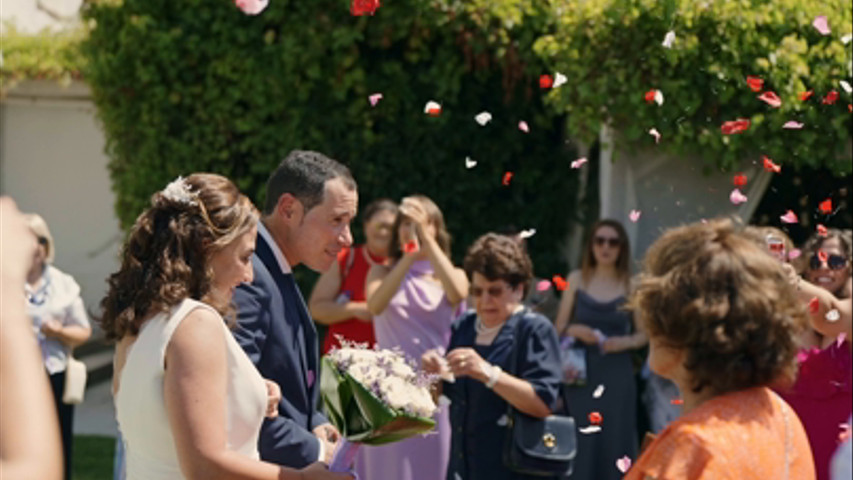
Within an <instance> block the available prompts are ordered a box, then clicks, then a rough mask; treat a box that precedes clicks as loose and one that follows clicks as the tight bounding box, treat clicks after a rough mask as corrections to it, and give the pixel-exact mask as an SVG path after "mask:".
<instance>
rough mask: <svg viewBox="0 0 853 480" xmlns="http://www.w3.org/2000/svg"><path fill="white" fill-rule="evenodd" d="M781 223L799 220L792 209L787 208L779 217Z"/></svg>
mask: <svg viewBox="0 0 853 480" xmlns="http://www.w3.org/2000/svg"><path fill="white" fill-rule="evenodd" d="M779 218H780V219H781V220H782V222H783V223H797V222H799V221H800V220H799V219H798V218H797V214H796V213H794V211H793V210H788V211H787V212H785V215H782V216H781V217H779Z"/></svg>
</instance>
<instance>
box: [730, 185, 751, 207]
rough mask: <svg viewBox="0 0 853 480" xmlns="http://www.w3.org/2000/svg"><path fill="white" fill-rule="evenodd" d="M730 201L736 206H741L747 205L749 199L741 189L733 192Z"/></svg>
mask: <svg viewBox="0 0 853 480" xmlns="http://www.w3.org/2000/svg"><path fill="white" fill-rule="evenodd" d="M729 201H730V202H732V203H733V204H735V205H740V204H741V203H746V201H747V198H746V195H744V194H743V193H742V192H741V191H740V190H739V189H737V188H736V189H734V190H732V193H731V194H729Z"/></svg>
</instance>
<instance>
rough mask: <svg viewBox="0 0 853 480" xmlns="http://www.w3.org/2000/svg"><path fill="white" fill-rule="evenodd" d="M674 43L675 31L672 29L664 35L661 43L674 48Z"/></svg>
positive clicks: (664, 46)
mask: <svg viewBox="0 0 853 480" xmlns="http://www.w3.org/2000/svg"><path fill="white" fill-rule="evenodd" d="M673 43H675V32H673V31H672V30H670V31H668V32H666V35H664V37H663V42H662V43H661V45H663V48H672V44H673Z"/></svg>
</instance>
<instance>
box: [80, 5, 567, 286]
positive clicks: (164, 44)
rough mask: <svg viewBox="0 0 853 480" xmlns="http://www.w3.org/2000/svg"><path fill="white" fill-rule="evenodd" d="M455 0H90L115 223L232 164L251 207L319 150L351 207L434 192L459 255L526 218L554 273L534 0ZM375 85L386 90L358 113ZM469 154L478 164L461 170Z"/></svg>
mask: <svg viewBox="0 0 853 480" xmlns="http://www.w3.org/2000/svg"><path fill="white" fill-rule="evenodd" d="M462 3H464V2H450V1H447V2H423V1H421V0H399V1H394V2H387V4H386V2H383V5H382V7H381V8H380V9H379V10H378V11H377V12H376V15H375V16H373V17H353V16H351V15H350V13H349V3H348V2H347V1H345V0H336V1H330V0H312V1H310V2H293V1H285V0H272V1H271V3H270V5H269V7H268V8H267V10H265V11H264V12H263V13H262V14H261V15H259V16H256V17H251V16H246V15H243V14H242V13H241V12H240V11H239V10H237V9H236V8H235V7H234V5H233V2H231V1H228V0H216V1H206V0H205V1H202V0H187V1H184V2H173V1H166V0H125V1H124V2H113V1H110V2H89V3H88V4H87V7H86V9H85V11H84V15H85V18H86V19H87V23H89V24H90V25H92V26H93V28H92V30H91V33H90V35H89V37H88V39H87V40H86V41H85V42H84V43H83V45H82V49H83V52H84V54H85V55H86V58H87V66H86V69H85V72H84V73H85V78H86V80H87V82H88V83H89V85H90V86H91V88H92V91H93V95H94V99H95V102H96V103H97V106H98V112H99V116H100V119H101V120H102V123H103V127H104V130H105V132H106V137H107V150H108V154H109V157H110V159H111V161H110V165H109V168H110V173H111V177H112V180H113V188H114V190H115V193H116V196H117V201H116V211H117V213H118V216H119V218H120V219H121V222H122V225H123V226H124V227H127V226H129V225H130V224H132V222H133V221H134V219H135V218H136V216H137V215H138V213H139V212H140V211H141V210H142V209H143V208H144V207H145V206H146V205H147V202H148V198H149V196H150V195H151V194H152V192H154V191H155V190H157V189H158V188H161V187H162V186H163V185H165V184H166V183H167V182H168V181H169V180H171V179H173V178H174V177H175V176H177V175H179V174H186V173H188V172H193V171H213V172H217V173H221V174H224V175H227V176H229V177H230V178H232V179H234V180H235V181H236V182H237V183H238V185H239V186H240V187H241V188H242V189H243V190H244V191H245V192H247V193H248V194H249V195H250V196H251V197H252V198H253V199H254V200H255V201H256V202H258V203H259V204H260V203H262V200H263V199H262V191H263V186H264V183H265V181H266V179H267V176H268V175H269V173H270V171H271V170H272V169H273V168H274V167H275V165H277V163H278V162H279V161H280V160H281V159H282V158H283V157H284V156H285V155H286V154H287V152H288V151H290V150H291V149H294V148H303V149H316V150H319V151H322V152H325V153H327V154H329V155H331V156H332V157H334V158H337V159H339V160H341V161H343V162H345V163H347V164H348V165H349V166H350V167H351V169H352V170H353V173H354V175H355V177H356V179H357V180H358V182H359V190H360V194H361V198H362V205H363V204H364V202H367V201H369V200H371V199H373V198H377V197H386V196H387V197H391V198H395V199H399V198H400V197H402V196H404V195H408V194H412V193H423V194H426V195H428V196H430V197H431V198H433V199H434V200H435V201H436V203H437V204H438V205H439V206H440V207H441V208H442V209H443V211H444V212H445V216H446V217H447V222H448V225H449V230H450V231H451V233H452V234H453V235H454V237H455V241H454V254H455V255H454V256H455V258H456V260H457V261H460V260H461V256H462V255H463V253H464V250H465V248H466V247H467V246H468V245H469V244H470V243H471V242H472V241H473V239H474V238H476V237H477V236H479V235H480V234H482V233H484V232H486V231H489V230H493V229H497V228H500V227H502V226H505V225H510V224H511V225H515V226H516V227H518V228H531V227H533V228H536V229H537V232H538V233H537V234H536V236H535V237H534V238H533V239H532V240H531V242H532V244H533V246H535V248H532V249H531V250H532V252H533V256H534V262H535V264H536V265H537V271H538V273H540V275H547V276H550V275H551V274H553V273H559V272H562V271H564V269H565V264H564V260H563V259H562V256H561V253H560V250H559V246H560V244H561V242H562V241H563V240H564V238H565V235H566V233H567V229H568V225H569V220H568V217H570V216H571V212H573V211H575V195H574V191H575V190H576V183H577V175H576V172H574V171H572V170H571V169H570V167H569V164H570V162H571V160H573V159H574V158H575V152H574V151H573V149H572V148H570V147H568V146H567V145H566V144H565V142H564V131H565V124H566V121H565V117H566V116H565V114H562V113H554V111H553V109H549V108H547V107H546V105H545V104H544V101H543V93H542V91H540V90H539V87H538V76H539V74H540V73H542V72H543V71H544V68H545V67H544V64H543V63H542V61H541V60H540V59H539V58H538V57H537V56H536V55H535V54H534V52H533V42H534V41H535V40H536V38H538V35H539V34H541V31H542V30H541V27H542V25H546V24H547V23H548V20H547V18H544V17H541V15H544V14H546V13H547V11H546V10H545V9H544V8H536V9H533V10H531V9H530V8H528V7H527V6H525V5H523V3H524V2H521V3H519V2H515V1H510V0H504V1H502V2H480V4H478V3H477V2H471V3H465V4H464V5H462ZM505 20H506V21H505ZM493 27H494V28H493ZM487 30H488V31H490V32H491V33H492V35H491V36H490V35H485V34H484V32H485V31H487ZM496 32H500V34H496ZM376 92H381V93H382V94H383V95H384V98H383V99H382V100H381V101H380V102H379V104H378V105H377V106H376V107H371V106H370V104H369V102H368V96H369V95H370V94H373V93H376ZM429 100H435V101H438V102H440V103H441V104H442V106H443V108H444V110H443V113H442V114H441V115H440V116H439V117H430V116H428V115H425V114H424V106H425V104H426V102H427V101H429ZM481 111H489V112H491V113H492V115H493V118H494V119H493V121H492V122H491V123H490V124H488V125H487V126H485V127H482V126H480V125H478V124H477V123H476V122H475V121H474V116H475V115H476V114H477V113H479V112H481ZM520 120H525V121H526V122H528V124H529V126H530V132H529V133H527V134H525V133H523V132H521V131H519V129H518V122H519V121H520ZM466 156H470V157H471V158H473V159H475V160H477V161H478V162H479V163H478V165H477V166H476V167H475V168H473V169H470V170H469V169H466V168H465V158H466ZM507 171H511V172H513V173H514V174H515V175H514V177H513V179H512V182H511V183H510V185H509V186H504V185H502V177H503V176H504V173H505V172H507Z"/></svg>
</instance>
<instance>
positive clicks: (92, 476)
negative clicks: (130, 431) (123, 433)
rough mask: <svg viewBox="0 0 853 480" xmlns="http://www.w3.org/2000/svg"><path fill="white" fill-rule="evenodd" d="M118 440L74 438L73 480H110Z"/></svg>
mask: <svg viewBox="0 0 853 480" xmlns="http://www.w3.org/2000/svg"><path fill="white" fill-rule="evenodd" d="M115 443H116V439H115V438H112V437H99V436H94V435H77V436H75V437H74V447H73V453H72V454H73V456H74V460H73V461H72V462H71V470H72V475H71V478H72V480H110V479H112V478H113V455H114V454H115Z"/></svg>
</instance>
